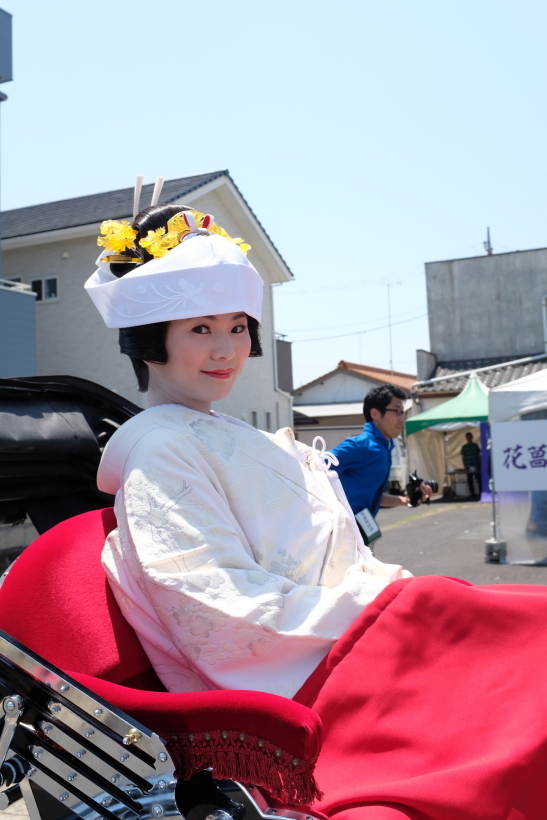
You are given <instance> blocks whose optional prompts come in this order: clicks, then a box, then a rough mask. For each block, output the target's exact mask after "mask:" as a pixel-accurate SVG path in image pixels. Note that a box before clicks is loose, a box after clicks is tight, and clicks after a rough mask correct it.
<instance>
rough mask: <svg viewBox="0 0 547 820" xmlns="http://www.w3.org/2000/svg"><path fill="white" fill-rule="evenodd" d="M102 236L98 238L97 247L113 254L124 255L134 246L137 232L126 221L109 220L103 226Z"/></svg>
mask: <svg viewBox="0 0 547 820" xmlns="http://www.w3.org/2000/svg"><path fill="white" fill-rule="evenodd" d="M101 234H102V236H99V237H98V238H97V245H101V246H102V247H103V248H106V250H108V251H112V253H123V251H125V250H126V249H127V248H130V247H131V246H132V245H133V243H134V241H135V237H136V236H137V231H135V230H133V228H132V227H131V225H130V224H129V222H126V221H125V220H118V219H107V220H106V221H105V222H103V223H102V225H101Z"/></svg>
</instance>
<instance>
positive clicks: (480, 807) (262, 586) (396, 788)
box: [86, 189, 547, 820]
mask: <svg viewBox="0 0 547 820" xmlns="http://www.w3.org/2000/svg"><path fill="white" fill-rule="evenodd" d="M158 196H159V193H158V192H157V189H156V196H155V203H156V202H157V199H158ZM101 229H102V236H101V237H100V238H99V240H98V242H99V244H101V245H102V246H103V247H104V251H103V252H102V254H101V256H100V258H99V263H98V265H99V266H98V270H97V271H96V272H95V274H93V276H91V278H90V279H89V280H88V282H87V283H86V289H87V291H88V293H89V295H90V296H91V298H92V299H93V301H94V303H95V305H96V306H97V308H98V309H99V311H100V313H101V315H102V317H103V319H104V321H105V323H106V324H107V326H108V327H116V328H119V329H120V330H119V333H120V348H121V350H122V352H123V353H126V354H127V355H129V356H130V358H131V361H132V364H133V367H134V369H135V373H136V376H137V379H138V382H139V389H140V390H141V391H143V392H146V393H147V409H146V410H144V411H143V412H142V413H140V414H139V415H137V416H136V417H134V418H133V419H131V420H130V421H128V422H126V423H125V424H124V425H123V426H122V427H121V428H120V429H119V430H118V431H117V432H116V433H115V435H114V436H113V437H112V438H111V440H110V441H109V443H108V445H107V447H106V449H105V452H104V454H103V458H102V462H101V466H100V468H99V474H98V484H99V488H100V489H101V490H103V491H104V492H107V493H111V494H115V495H116V504H115V513H116V518H117V523H118V526H117V529H115V530H114V531H113V532H112V533H110V535H109V536H108V538H107V541H106V544H105V548H104V552H103V565H104V568H105V572H106V574H107V577H108V580H109V583H110V585H111V587H112V589H113V592H114V594H115V596H116V599H117V601H118V604H119V606H120V608H121V610H122V612H123V613H124V615H125V617H126V618H127V620H128V621H129V623H130V624H131V626H132V627H133V628H134V630H135V631H136V633H137V635H138V637H139V639H140V641H141V643H142V645H143V647H144V649H145V651H146V653H147V654H148V656H149V658H150V660H151V662H152V664H153V666H154V668H155V670H156V672H157V674H158V676H159V678H160V679H161V681H162V682H163V684H164V686H165V687H166V688H167V689H168V690H170V691H175V692H191V691H199V690H204V689H254V690H260V691H264V692H271V693H274V694H278V695H282V696H285V697H287V698H296V699H298V700H300V701H301V702H303V703H306V705H308V706H311V707H313V708H314V709H316V711H318V712H319V714H320V715H321V717H322V719H323V723H324V727H325V732H326V736H325V742H324V746H323V751H322V753H321V756H320V758H319V762H318V767H317V776H318V781H319V785H320V787H321V788H323V789H324V791H325V795H326V797H325V798H323V800H322V801H319V802H318V803H317V804H316V806H315V809H316V810H319V811H322V812H323V813H324V814H327V815H329V816H331V815H333V814H337V815H341V816H342V817H343V818H346V817H347V820H357V818H363V820H365V818H375V819H376V818H378V820H379V819H380V818H382V819H383V818H386V820H387V818H394V819H395V818H401V817H411V818H421V819H423V820H425V818H438V820H441V819H442V820H448V818H454V820H456V818H457V819H458V820H462V818H477V820H478V818H481V820H484V818H490V817H491V818H492V819H493V818H502V817H503V818H508V820H509V818H510V820H521V818H534V820H535V818H537V819H538V820H540V818H544V817H545V816H546V811H547V794H545V792H544V789H543V786H541V783H542V782H543V778H544V774H545V770H546V768H547V707H546V704H547V698H546V697H545V695H544V691H543V682H542V681H543V674H544V672H545V669H546V663H545V660H544V656H545V643H546V641H545V639H544V637H543V634H544V623H545V622H546V619H547V596H546V595H545V594H544V590H543V588H542V587H500V586H497V587H494V588H488V587H472V586H470V585H468V584H466V583H465V582H457V581H456V580H453V579H443V578H415V579H413V578H411V576H410V574H409V573H408V572H406V571H404V570H403V569H402V568H401V567H399V566H394V565H388V564H383V563H381V562H380V561H378V560H377V559H375V558H374V557H373V555H372V554H371V552H370V550H369V549H368V547H366V546H365V545H364V543H363V541H362V538H361V535H360V533H359V531H358V529H357V526H356V524H355V519H354V517H353V515H352V513H351V509H350V508H349V506H348V503H347V501H346V498H345V495H344V492H343V490H342V487H341V485H340V482H339V480H338V477H337V474H336V472H335V471H333V470H331V469H330V465H331V464H332V463H333V456H332V455H331V454H329V453H325V452H323V451H321V450H318V449H316V448H315V447H308V446H306V445H304V444H302V443H300V442H297V441H295V438H294V435H293V433H292V431H291V430H290V429H289V428H285V429H283V430H279V431H278V432H277V433H275V434H269V433H264V432H261V431H258V430H256V429H255V428H254V427H251V426H249V425H247V424H245V423H244V422H242V421H240V420H238V419H235V418H231V417H230V416H226V415H224V414H221V413H218V412H216V411H214V410H212V403H213V402H214V401H218V400H220V399H223V398H225V397H226V396H227V395H228V394H229V393H230V391H231V390H232V388H233V387H234V384H235V382H236V381H237V379H238V377H239V375H240V373H241V371H242V369H243V367H244V365H245V362H246V360H247V358H248V357H249V356H259V355H261V347H260V338H259V322H260V310H261V297H262V281H261V279H260V277H259V275H258V273H257V272H256V270H255V269H254V268H253V266H252V265H251V263H250V262H249V260H248V259H247V256H246V252H247V250H249V248H248V246H245V245H244V244H243V242H242V240H238V239H236V240H233V239H231V238H230V237H229V236H228V235H227V234H226V232H225V231H224V230H223V229H222V228H220V226H218V225H217V224H216V223H215V222H214V218H213V217H212V216H210V215H205V214H201V213H199V212H196V211H193V210H191V209H188V208H184V207H183V206H175V205H158V204H153V205H152V206H151V207H149V208H146V209H145V210H143V211H141V212H140V213H138V214H137V215H136V216H135V218H134V220H133V222H132V223H131V224H129V223H123V222H121V223H120V222H113V221H108V222H105V223H103V225H102V226H101ZM323 446H324V442H323Z"/></svg>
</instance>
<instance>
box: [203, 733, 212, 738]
mask: <svg viewBox="0 0 547 820" xmlns="http://www.w3.org/2000/svg"><path fill="white" fill-rule="evenodd" d="M203 739H204V740H211V735H210V734H209V732H205V734H204V735H203Z"/></svg>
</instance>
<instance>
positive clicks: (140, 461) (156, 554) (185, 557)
mask: <svg viewBox="0 0 547 820" xmlns="http://www.w3.org/2000/svg"><path fill="white" fill-rule="evenodd" d="M219 473H222V466H221V465H220V466H219V465H218V464H217V465H215V464H214V463H213V464H212V463H211V460H210V459H209V460H207V459H205V458H204V457H203V455H202V454H200V452H199V451H198V450H196V451H195V452H194V453H193V454H192V453H189V451H188V448H186V450H185V451H184V452H183V453H182V454H181V452H180V450H179V449H177V447H173V446H172V443H171V442H170V441H169V440H167V439H165V438H161V437H157V438H153V437H152V439H150V438H149V439H148V440H147V441H146V442H145V443H144V444H143V445H142V446H140V447H136V448H135V449H134V450H133V452H132V453H131V456H130V458H129V459H128V462H127V465H126V470H125V481H124V486H123V490H122V491H121V492H120V493H119V495H118V498H117V504H116V514H117V517H118V531H119V532H118V546H117V547H116V548H115V545H114V546H113V544H111V545H110V548H111V555H110V558H108V555H107V552H108V551H107V550H105V559H104V562H105V568H106V570H107V572H108V574H109V578H110V581H111V583H112V585H113V588H114V591H115V592H116V587H118V594H119V593H120V592H123V594H124V595H126V596H127V595H128V594H130V595H133V597H134V596H135V593H134V589H135V588H138V589H139V590H140V591H141V592H142V594H143V595H144V597H145V598H146V606H148V607H149V608H151V609H152V610H153V612H154V614H155V617H156V618H157V621H158V624H159V625H161V630H160V631H161V632H162V635H161V636H160V637H159V638H158V639H157V640H156V641H155V645H157V646H159V645H160V644H161V645H162V646H163V651H164V652H168V653H169V655H170V657H171V658H173V657H176V656H177V654H178V655H180V658H181V662H182V664H183V665H184V666H185V667H190V668H191V669H193V670H194V672H195V673H197V675H198V676H199V678H200V679H201V680H202V681H204V682H205V684H206V686H208V687H210V688H239V689H241V688H244V689H257V690H261V691H272V692H276V693H278V694H284V695H287V696H289V697H292V695H293V694H294V693H295V692H296V691H297V690H298V688H299V687H300V686H301V684H302V683H303V682H304V680H305V679H306V678H307V677H308V675H309V674H310V673H311V672H312V671H313V669H314V668H315V667H316V666H317V664H318V663H319V662H320V661H321V660H322V658H323V657H324V656H325V654H326V653H327V652H328V650H329V648H330V647H331V646H332V644H333V643H334V642H335V641H336V639H337V638H338V637H340V636H341V635H342V634H343V632H344V631H345V630H346V629H347V628H348V627H349V626H350V624H351V623H352V622H353V620H354V619H355V618H356V617H357V616H358V615H359V614H360V613H361V612H362V611H363V608H364V607H366V605H367V604H368V603H369V602H370V601H371V600H372V599H373V598H374V597H375V596H376V595H377V594H378V592H380V591H381V589H383V588H384V587H385V586H386V584H387V583H389V581H391V580H394V578H395V577H401V575H400V571H399V568H393V567H390V566H389V567H388V566H386V569H385V572H382V569H381V568H382V567H383V566H385V565H382V564H380V563H379V562H374V563H375V569H374V571H371V569H370V568H369V569H368V571H367V567H366V566H365V563H364V562H363V561H361V560H358V562H357V563H356V564H355V565H352V566H350V567H349V568H348V569H347V570H346V572H345V574H344V575H343V580H342V582H341V583H339V584H338V585H336V586H333V587H330V588H329V587H326V586H312V585H307V584H306V585H303V584H298V583H295V582H294V581H293V580H290V579H289V578H287V577H286V576H284V575H281V574H276V573H275V572H272V571H266V570H265V569H264V568H263V567H262V566H261V565H260V563H259V557H258V556H259V555H260V550H259V549H258V547H259V546H260V545H252V546H251V544H250V543H249V541H248V539H247V536H246V534H245V532H244V529H243V526H242V525H241V523H240V522H239V521H238V520H237V518H236V516H235V515H234V513H233V511H232V509H231V506H230V502H229V499H228V493H227V492H226V487H225V486H223V483H222V481H221V480H220V479H219V477H218V475H219ZM294 503H295V504H301V503H302V502H301V499H300V498H298V497H297V496H295V497H294ZM282 515H284V516H285V518H286V527H285V529H284V530H283V532H284V535H285V538H286V541H285V544H284V546H288V545H290V535H291V525H290V521H291V510H290V504H289V505H288V506H287V507H286V508H285V509H284V511H283V513H282ZM107 546H108V545H107ZM116 549H117V550H118V553H117V555H116V554H115V552H116ZM323 558H324V556H323ZM120 561H121V562H122V563H123V565H124V572H126V573H127V572H129V573H130V574H131V576H132V589H133V592H128V590H127V589H125V590H120V586H122V584H121V583H120V582H119V578H120V577H121V572H117V570H116V563H117V562H120ZM377 565H378V566H379V567H380V569H378V566H377ZM117 579H118V580H117ZM146 606H145V605H144V604H139V607H140V610H141V611H144V610H145V609H146ZM135 611H138V609H137V610H134V612H135ZM131 623H132V625H133V627H134V628H135V629H136V631H137V633H139V623H138V618H137V619H136V622H135V619H134V620H131ZM146 638H147V641H148V643H151V638H150V634H147V636H146ZM152 642H154V641H152ZM166 642H167V644H166ZM143 646H144V647H145V649H146V646H147V644H146V642H145V641H144V640H143ZM150 658H151V661H152V662H153V663H154V658H153V657H152V655H150ZM157 671H158V674H160V677H161V672H160V670H159V669H157Z"/></svg>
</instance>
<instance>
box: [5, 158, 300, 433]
mask: <svg viewBox="0 0 547 820" xmlns="http://www.w3.org/2000/svg"><path fill="white" fill-rule="evenodd" d="M152 188H153V186H152V185H146V186H144V188H143V193H142V198H141V207H145V206H146V205H147V204H148V202H149V201H150V198H151V194H152ZM162 201H163V202H170V203H180V204H185V205H190V206H191V207H193V208H196V209H198V210H200V211H202V212H205V213H210V214H213V215H214V216H215V219H216V221H217V222H218V223H219V224H220V225H222V226H223V227H224V228H225V229H226V230H227V231H228V233H229V234H230V235H231V236H242V237H244V239H245V241H246V242H248V243H249V244H250V245H251V246H252V250H251V251H250V252H249V259H250V260H251V262H252V263H253V265H254V266H255V267H256V269H257V270H258V272H259V273H260V275H261V276H262V278H263V279H264V282H265V285H266V287H265V289H264V307H263V318H262V342H263V349H264V356H263V358H262V359H250V360H249V361H248V362H247V364H246V365H245V369H244V372H243V374H242V376H241V378H240V380H239V382H238V383H237V385H236V387H235V389H234V391H233V393H232V395H231V396H230V397H229V398H228V399H226V400H224V401H222V402H218V404H217V405H215V406H216V409H218V410H221V411H223V412H226V413H229V414H231V415H234V416H237V417H238V418H242V419H244V420H245V421H247V422H249V423H250V424H254V425H255V426H257V427H260V428H262V429H269V430H274V429H277V428H279V427H283V426H287V425H290V424H292V407H291V396H290V394H289V393H288V392H287V391H285V390H282V389H281V388H280V386H279V384H278V376H277V352H276V343H275V334H274V317H273V300H272V285H273V284H274V283H283V282H288V281H290V280H291V279H292V273H291V272H290V270H289V269H288V267H287V265H286V264H285V262H284V260H283V258H282V257H281V255H280V254H279V252H278V251H277V249H276V247H275V246H274V244H273V243H272V241H271V240H270V238H269V236H268V234H267V233H266V231H265V230H264V228H263V227H262V225H261V224H260V222H259V221H258V219H257V218H256V216H255V215H254V214H253V212H252V210H251V209H250V207H249V205H248V204H247V202H246V201H245V199H244V198H243V196H242V195H241V193H240V192H239V190H238V189H237V187H236V186H235V184H234V182H233V181H232V179H231V178H230V176H229V174H228V172H227V171H218V172H215V173H210V174H202V175H200V176H193V177H185V178H182V179H174V180H169V181H166V182H165V185H164V188H163V192H162ZM132 202H133V189H132V188H126V189H123V190H119V191H109V192H107V193H103V194H94V195H92V196H84V197H78V198H75V199H70V200H64V201H61V202H52V203H47V204H45V205H36V206H32V207H28V208H19V209H17V210H13V211H5V212H4V214H3V217H2V229H3V241H2V250H3V259H4V277H5V279H9V280H12V281H17V282H20V283H23V284H26V285H30V287H31V288H32V290H33V291H34V292H35V293H36V343H37V367H36V372H37V375H55V374H58V375H73V376H80V377H82V378H85V379H90V380H91V381H94V382H97V383H98V384H102V385H104V386H105V387H108V388H109V389H110V390H114V391H115V392H117V393H119V394H121V395H122V396H125V397H126V398H128V399H130V400H131V401H133V402H135V403H136V404H140V405H142V404H143V396H142V394H140V393H138V391H137V384H136V379H135V376H134V374H133V370H132V367H131V363H130V361H129V359H128V358H127V357H126V356H123V355H121V354H120V353H119V348H118V331H117V330H109V329H107V328H105V326H104V324H103V322H102V319H101V318H100V316H99V314H98V312H97V310H96V309H95V307H94V306H93V303H92V302H91V299H90V298H89V296H88V295H87V294H86V293H85V291H84V287H83V286H84V282H85V281H86V279H87V278H88V277H89V276H90V275H91V273H92V272H93V270H94V269H95V260H96V259H97V257H98V255H99V251H100V248H98V247H97V236H98V234H99V228H100V224H101V222H102V221H103V220H105V219H128V218H129V219H130V218H131V217H130V215H131V211H132ZM19 375H20V374H19Z"/></svg>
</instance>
